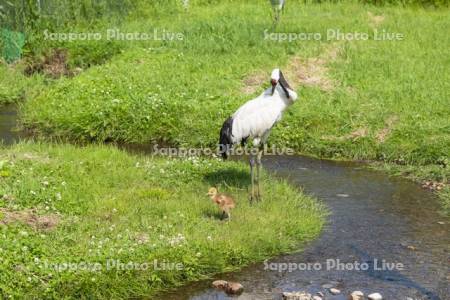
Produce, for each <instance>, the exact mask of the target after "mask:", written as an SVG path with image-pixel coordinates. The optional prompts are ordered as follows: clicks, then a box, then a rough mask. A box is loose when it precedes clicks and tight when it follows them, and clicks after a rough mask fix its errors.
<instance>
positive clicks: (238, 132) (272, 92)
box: [219, 69, 297, 202]
mask: <svg viewBox="0 0 450 300" xmlns="http://www.w3.org/2000/svg"><path fill="white" fill-rule="evenodd" d="M270 84H271V87H270V88H268V89H267V90H265V91H264V92H263V93H262V94H261V95H259V96H258V97H257V98H255V99H253V100H250V101H248V102H246V103H245V104H244V105H242V106H241V107H240V108H239V109H238V110H237V111H236V112H235V113H234V114H233V115H232V116H230V117H229V118H228V119H227V120H226V121H225V122H224V123H223V125H222V129H221V130H220V138H219V149H220V150H219V152H220V153H221V155H222V157H223V158H224V159H227V157H228V155H229V152H230V150H231V148H232V146H233V145H235V144H238V143H241V144H242V145H244V144H245V143H246V142H247V141H248V140H249V139H250V140H252V143H253V148H252V149H251V151H250V176H251V194H250V202H253V200H257V201H259V200H261V193H260V188H259V174H260V169H261V157H262V152H263V149H264V145H265V144H266V142H267V139H268V137H269V134H270V130H271V129H272V128H273V126H274V125H275V124H276V123H277V122H278V121H280V120H281V117H282V114H283V112H284V111H285V110H286V108H288V107H289V106H290V105H291V104H292V103H294V101H295V100H297V93H296V92H294V91H293V90H292V88H291V87H290V86H289V84H288V82H287V81H286V79H285V78H284V76H283V73H282V72H281V71H280V69H274V70H273V71H272V74H271V76H270ZM255 150H256V151H255ZM255 167H256V176H255V174H254V171H255ZM255 185H256V190H255Z"/></svg>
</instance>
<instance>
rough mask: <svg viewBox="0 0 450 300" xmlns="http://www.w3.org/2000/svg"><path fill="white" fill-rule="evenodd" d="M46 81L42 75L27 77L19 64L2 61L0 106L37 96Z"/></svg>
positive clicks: (0, 65) (0, 66)
mask: <svg viewBox="0 0 450 300" xmlns="http://www.w3.org/2000/svg"><path fill="white" fill-rule="evenodd" d="M45 81H46V80H45V79H44V78H43V77H42V76H40V75H37V74H36V75H33V76H31V77H27V76H25V75H24V74H23V72H22V70H20V68H19V67H18V66H8V65H6V64H2V63H1V62H0V82H1V84H0V106H1V105H3V104H8V103H18V102H21V101H23V100H24V99H29V98H32V97H34V96H36V95H37V94H38V93H39V91H40V90H41V89H42V88H44V86H45V85H44V84H45Z"/></svg>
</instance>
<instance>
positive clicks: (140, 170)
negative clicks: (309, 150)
mask: <svg viewBox="0 0 450 300" xmlns="http://www.w3.org/2000/svg"><path fill="white" fill-rule="evenodd" d="M212 185H220V190H221V191H222V192H227V193H230V194H232V195H233V196H234V197H235V198H236V201H237V208H236V209H234V211H233V213H232V220H231V221H230V222H226V221H221V220H220V219H219V213H218V210H217V208H216V207H215V205H214V204H213V203H212V202H211V200H210V199H209V198H208V197H207V196H206V192H207V190H208V188H209V187H210V186H212ZM247 185H248V170H247V166H246V164H243V163H238V162H229V163H226V164H224V163H223V162H220V161H219V160H214V159H202V158H191V159H181V158H180V159H175V158H174V159H168V158H160V157H149V156H147V157H141V156H133V155H130V154H127V153H125V152H123V151H120V150H117V148H114V147H106V146H88V147H83V148H79V147H75V146H68V145H61V146H58V145H45V144H32V143H21V144H18V145H16V146H13V147H12V148H3V149H2V150H1V154H0V199H1V200H0V212H1V214H2V215H0V236H1V239H0V253H1V255H0V273H1V274H2V276H1V277H0V297H1V298H8V297H10V296H12V297H13V298H20V297H23V296H24V295H26V296H27V298H53V299H54V298H58V299H59V298H67V299H69V298H70V299H72V298H73V299H75V298H108V299H111V298H112V299H123V298H133V297H144V296H151V295H153V294H154V293H155V292H157V291H159V290H161V289H166V288H171V287H175V286H178V285H180V284H183V283H186V282H187V281H191V280H197V279H201V278H206V277H208V276H210V275H212V274H214V273H218V272H225V271H230V270H235V269H238V268H240V267H242V266H244V265H247V264H249V263H251V262H255V261H261V260H263V259H265V258H268V257H271V256H274V255H276V254H279V253H282V252H288V251H292V250H298V249H299V247H300V248H301V247H302V245H303V243H304V242H306V241H310V240H311V239H313V238H314V237H315V236H317V234H318V233H319V232H320V230H321V227H322V225H323V208H322V207H321V206H320V205H318V204H317V203H316V202H315V201H313V200H312V199H311V198H308V197H306V196H304V195H302V194H301V193H300V192H299V191H297V190H294V189H293V188H291V187H290V186H289V185H288V184H287V183H286V182H284V181H281V180H278V179H274V178H273V177H271V176H269V175H267V174H265V175H264V182H263V183H262V185H263V187H264V189H263V191H264V194H263V196H264V201H263V202H261V203H259V204H256V205H253V206H249V203H248V199H247V195H248V194H247V191H246V188H247ZM31 208H33V209H35V210H36V215H40V216H42V215H47V216H49V215H51V216H56V217H57V218H58V220H59V222H58V224H57V226H56V227H55V228H53V229H51V230H43V229H33V228H32V227H30V226H28V225H25V224H23V223H20V222H18V223H10V224H8V225H6V226H5V225H2V224H1V222H2V220H6V219H7V216H6V214H7V213H10V212H11V211H14V212H21V211H22V212H23V211H24V210H26V209H31ZM5 209H7V210H5ZM5 211H6V213H5ZM108 259H113V260H120V261H121V262H124V263H128V262H134V263H138V264H140V265H141V268H145V267H143V266H144V265H142V264H144V263H150V267H149V268H148V269H147V270H142V269H140V270H118V269H117V268H110V269H109V270H108V269H107V266H106V262H107V261H108ZM154 260H157V261H158V262H159V263H160V264H161V263H162V262H163V261H165V262H167V263H181V264H182V265H183V269H182V270H180V271H174V270H155V269H153V262H154ZM83 262H84V263H86V264H91V266H93V264H95V263H98V264H100V265H101V267H103V268H101V267H100V268H98V267H95V268H97V271H92V268H91V271H86V270H78V271H68V270H65V271H57V270H55V268H54V266H55V264H58V266H61V268H63V265H62V264H64V263H75V264H77V263H78V264H80V263H83ZM93 268H94V267H93Z"/></svg>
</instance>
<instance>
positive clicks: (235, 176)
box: [203, 169, 250, 192]
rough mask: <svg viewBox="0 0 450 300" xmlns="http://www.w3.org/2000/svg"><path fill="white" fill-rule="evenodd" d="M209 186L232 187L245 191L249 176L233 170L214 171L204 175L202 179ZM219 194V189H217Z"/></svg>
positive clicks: (246, 173)
mask: <svg viewBox="0 0 450 300" xmlns="http://www.w3.org/2000/svg"><path fill="white" fill-rule="evenodd" d="M203 179H204V180H205V181H206V182H207V183H208V184H209V185H210V186H215V187H218V186H219V187H220V186H224V187H227V186H229V187H233V188H239V189H245V188H247V187H248V185H249V184H250V174H249V173H248V172H244V171H238V170H234V169H230V170H220V171H214V172H210V173H208V174H206V175H205V176H204V178H203ZM219 192H220V189H219Z"/></svg>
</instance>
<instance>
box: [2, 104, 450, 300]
mask: <svg viewBox="0 0 450 300" xmlns="http://www.w3.org/2000/svg"><path fill="white" fill-rule="evenodd" d="M15 120H16V113H15V110H14V107H11V106H7V107H3V108H0V139H3V142H4V143H5V144H11V143H14V142H15V141H16V140H17V139H18V138H19V134H17V133H14V132H13V131H12V129H13V128H14V126H15V124H16V123H15V122H16V121H15ZM263 164H264V167H265V168H266V169H267V170H269V171H270V172H272V173H275V174H276V176H280V177H282V178H286V179H287V180H289V181H290V182H291V183H292V184H293V185H295V186H297V187H299V188H300V189H303V191H304V192H305V193H307V194H310V195H312V196H314V197H316V198H318V199H319V200H320V201H322V202H323V203H324V204H325V205H326V206H327V207H328V208H329V210H330V216H329V217H328V223H327V225H326V227H325V229H324V231H323V232H322V234H321V235H320V237H319V238H318V239H317V240H315V241H314V242H312V243H311V244H309V245H308V246H306V248H305V249H304V251H303V252H300V253H293V254H288V255H282V256H278V257H275V258H273V259H271V260H269V261H266V262H260V263H256V264H253V265H251V266H248V267H246V268H244V269H242V270H241V271H238V272H233V273H226V274H221V275H218V276H216V277H215V279H224V280H230V281H237V282H240V283H241V284H243V286H244V293H243V294H242V295H240V296H233V297H232V296H227V295H226V294H225V293H223V292H222V291H220V290H216V289H214V288H212V287H211V282H212V280H205V281H199V282H194V283H191V284H187V285H186V286H183V287H181V288H178V289H175V290H173V291H169V292H165V293H163V294H161V295H159V296H158V297H157V299H167V300H172V299H205V300H206V299H255V300H256V299H258V300H259V299H281V293H282V292H284V291H308V292H310V293H313V294H314V293H316V292H318V291H322V292H325V297H324V299H327V300H329V299H330V300H343V299H346V297H345V296H344V295H348V293H349V292H352V291H355V290H360V291H363V292H364V294H365V295H368V294H370V293H373V292H379V293H381V294H382V295H383V297H384V299H388V300H422V299H423V300H424V299H432V300H449V299H450V222H449V221H448V219H446V218H445V217H443V216H441V215H439V214H438V211H439V209H440V207H439V202H438V200H437V199H436V197H435V196H434V195H433V194H432V193H431V192H429V191H427V190H424V189H422V188H421V187H420V186H419V185H418V184H415V183H413V182H411V181H409V180H406V179H403V178H398V177H389V176H388V175H386V174H385V173H383V172H379V171H373V170H368V169H367V168H366V166H365V165H363V164H360V163H353V162H334V161H326V160H318V159H313V158H307V157H302V156H267V157H265V158H264V160H263ZM263 188H264V187H263ZM283 264H284V265H286V264H290V265H291V266H294V265H295V266H296V267H297V270H291V271H287V270H285V271H282V270H280V266H282V265H283ZM274 266H275V267H277V268H278V269H276V268H274ZM330 282H331V283H332V284H333V285H334V286H336V287H337V288H339V289H340V290H341V291H342V294H340V295H336V296H334V295H331V294H330V293H328V292H326V289H325V288H323V287H322V285H324V284H329V283H330ZM408 297H409V298H408Z"/></svg>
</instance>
